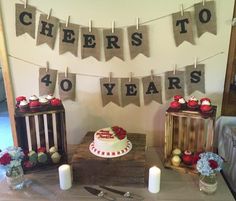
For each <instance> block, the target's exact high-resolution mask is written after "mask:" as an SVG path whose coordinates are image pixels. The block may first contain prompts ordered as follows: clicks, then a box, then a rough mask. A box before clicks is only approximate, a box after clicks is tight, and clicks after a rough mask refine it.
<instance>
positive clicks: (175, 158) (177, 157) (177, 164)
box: [171, 155, 181, 167]
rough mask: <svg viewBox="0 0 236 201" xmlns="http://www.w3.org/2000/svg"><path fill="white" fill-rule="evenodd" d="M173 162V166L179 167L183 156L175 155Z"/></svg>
mask: <svg viewBox="0 0 236 201" xmlns="http://www.w3.org/2000/svg"><path fill="white" fill-rule="evenodd" d="M171 163H172V165H173V166H176V167H178V166H179V165H180V163H181V158H180V157H179V156H177V155H175V156H173V157H172V158H171Z"/></svg>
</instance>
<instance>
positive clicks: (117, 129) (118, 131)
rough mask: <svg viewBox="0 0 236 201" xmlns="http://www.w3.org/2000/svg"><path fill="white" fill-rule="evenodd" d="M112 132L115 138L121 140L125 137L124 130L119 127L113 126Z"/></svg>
mask: <svg viewBox="0 0 236 201" xmlns="http://www.w3.org/2000/svg"><path fill="white" fill-rule="evenodd" d="M112 130H113V131H114V133H115V134H116V136H117V137H118V138H119V139H120V140H122V139H124V138H125V136H126V130H124V129H123V128H121V127H119V126H113V127H112Z"/></svg>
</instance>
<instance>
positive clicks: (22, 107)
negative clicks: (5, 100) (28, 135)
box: [19, 100, 29, 110]
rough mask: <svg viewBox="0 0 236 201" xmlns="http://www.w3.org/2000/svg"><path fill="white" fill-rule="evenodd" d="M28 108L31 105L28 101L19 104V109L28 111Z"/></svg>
mask: <svg viewBox="0 0 236 201" xmlns="http://www.w3.org/2000/svg"><path fill="white" fill-rule="evenodd" d="M28 107H29V103H28V101H27V100H22V101H21V102H20V104H19V108H20V109H21V110H26V109H28Z"/></svg>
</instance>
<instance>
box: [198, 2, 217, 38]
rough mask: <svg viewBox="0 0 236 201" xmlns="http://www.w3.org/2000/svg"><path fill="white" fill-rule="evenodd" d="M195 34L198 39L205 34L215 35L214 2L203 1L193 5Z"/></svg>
mask: <svg viewBox="0 0 236 201" xmlns="http://www.w3.org/2000/svg"><path fill="white" fill-rule="evenodd" d="M194 11H195V18H196V25H197V34H198V37H200V36H201V35H202V34H204V33H205V32H210V33H212V34H215V35H216V34H217V27H216V7H215V1H205V3H204V5H203V3H202V2H201V3H197V4H194Z"/></svg>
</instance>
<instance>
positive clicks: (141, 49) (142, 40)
mask: <svg viewBox="0 0 236 201" xmlns="http://www.w3.org/2000/svg"><path fill="white" fill-rule="evenodd" d="M127 32H128V40H129V52H130V58H131V59H133V58H135V57H136V56H137V55H138V54H140V53H141V54H143V55H145V56H146V57H149V56H150V53H149V39H148V26H139V27H138V29H137V27H136V26H130V27H128V29H127Z"/></svg>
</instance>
